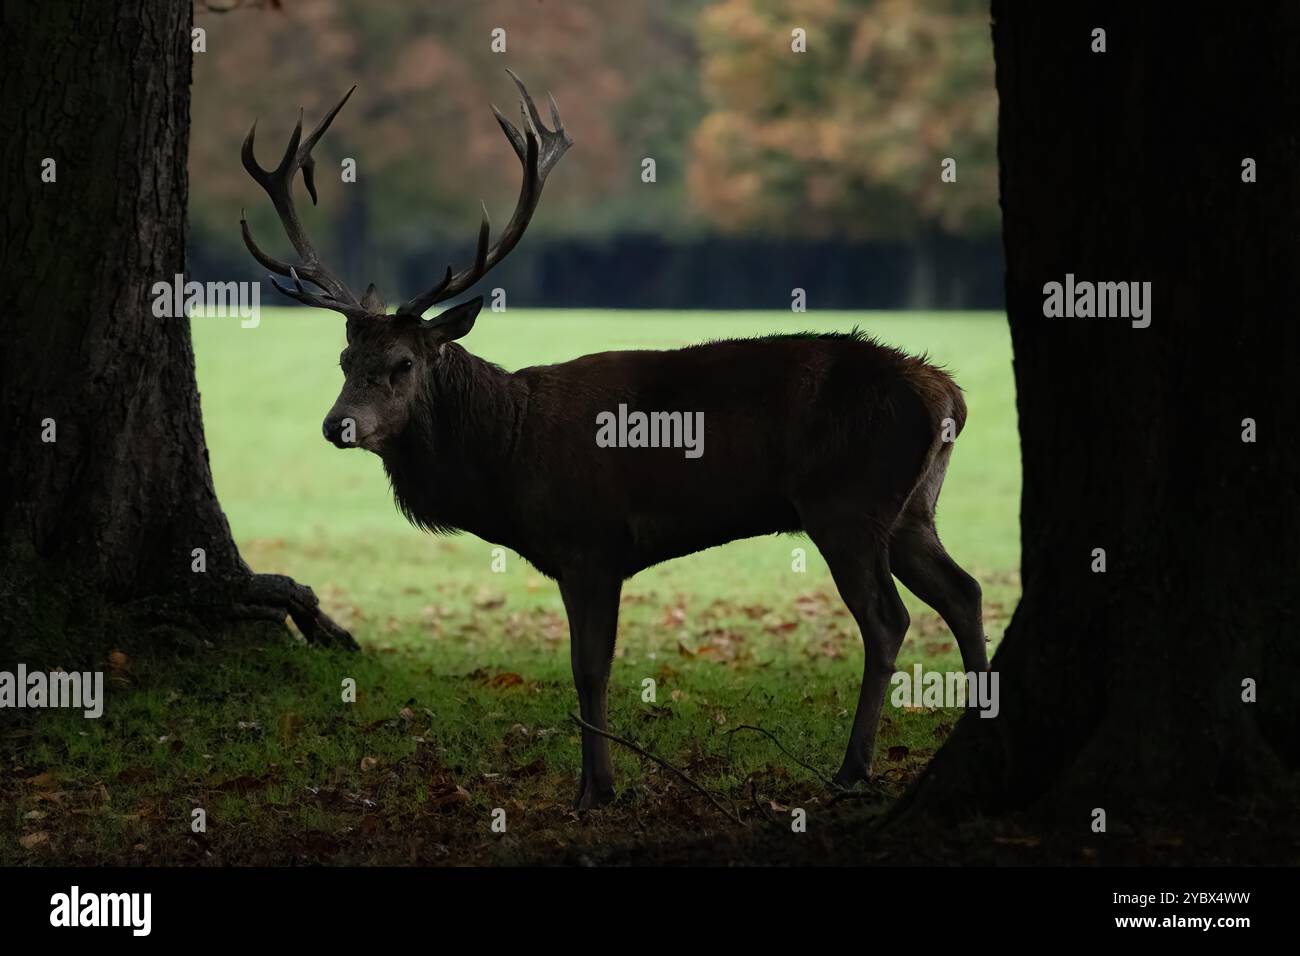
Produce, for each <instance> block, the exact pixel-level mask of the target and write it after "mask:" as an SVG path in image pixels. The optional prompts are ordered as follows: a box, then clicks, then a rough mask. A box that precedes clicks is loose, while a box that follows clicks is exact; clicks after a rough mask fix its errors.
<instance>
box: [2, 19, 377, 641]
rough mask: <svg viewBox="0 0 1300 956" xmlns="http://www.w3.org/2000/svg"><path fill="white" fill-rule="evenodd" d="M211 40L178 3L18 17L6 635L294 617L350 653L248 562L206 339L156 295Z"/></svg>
mask: <svg viewBox="0 0 1300 956" xmlns="http://www.w3.org/2000/svg"><path fill="white" fill-rule="evenodd" d="M191 19H192V8H191V5H190V3H188V2H177V0H121V2H115V3H101V2H95V0H84V2H61V3H30V4H18V5H12V4H6V5H5V7H4V23H3V27H0V60H3V62H4V63H5V69H4V79H3V96H2V97H0V114H2V115H3V118H4V123H3V125H4V128H5V129H6V130H8V131H9V134H8V135H5V136H3V137H0V156H3V158H4V165H3V169H4V170H5V176H6V188H5V198H4V201H3V210H4V228H3V232H2V233H0V269H2V272H3V276H4V290H5V301H6V308H5V311H4V332H3V338H4V348H3V350H2V351H0V355H2V356H3V357H2V358H0V409H2V410H3V412H2V415H3V418H2V419H0V434H3V444H4V449H5V454H4V455H3V457H0V534H2V536H3V537H2V539H0V540H2V542H3V543H2V545H0V606H3V608H4V612H3V613H4V616H5V618H6V621H5V627H4V628H3V630H4V635H5V637H8V638H14V637H22V636H23V634H22V633H20V632H21V631H23V630H25V629H30V628H34V627H42V628H46V629H50V630H52V631H56V632H57V631H63V630H65V629H68V628H76V627H78V626H79V625H83V624H88V623H89V622H90V621H91V620H92V619H93V617H94V616H95V614H97V613H98V612H99V611H100V610H102V609H104V608H105V607H107V606H125V607H126V608H128V609H129V610H130V611H132V612H134V613H137V614H139V615H141V616H142V617H144V618H146V619H159V618H161V619H165V620H177V621H182V622H185V623H186V624H192V623H201V624H205V625H210V626H217V627H221V626H224V625H226V624H229V623H230V622H233V621H237V620H240V619H247V618H254V619H269V620H278V621H280V622H283V621H284V619H285V616H286V613H287V614H288V615H289V616H291V617H292V618H293V620H294V622H295V623H296V624H297V625H298V626H299V628H300V629H301V630H302V632H303V633H304V635H305V636H306V637H307V638H308V639H309V640H312V641H314V642H320V643H329V644H342V645H352V639H351V638H350V637H349V636H348V634H347V632H346V631H344V630H342V629H341V628H339V627H338V626H337V625H336V624H334V623H333V622H332V621H331V620H330V619H329V618H328V617H327V616H325V615H324V614H323V613H322V612H321V611H320V609H319V607H318V605H317V601H316V598H315V595H313V594H312V592H311V590H310V589H309V588H306V587H303V586H301V585H298V584H296V583H294V582H293V581H291V580H290V579H288V578H284V577H280V576H276V575H254V574H253V573H252V572H251V571H250V570H249V568H248V567H247V565H245V564H244V562H243V560H242V559H241V558H240V555H239V551H238V549H237V548H236V546H235V543H234V541H233V539H232V537H231V533H230V527H229V525H228V523H227V521H226V518H225V515H224V514H223V512H222V510H221V506H220V505H219V504H218V502H217V498H216V495H215V493H214V491H213V485H212V474H211V471H210V470H209V467H208V452H207V446H206V443H205V441H204V434H203V422H202V418H201V414H200V410H199V395H198V390H197V388H196V386H195V379H194V355H193V351H192V349H191V344H190V328H189V320H188V319H186V318H157V317H155V316H154V314H153V309H152V303H153V294H152V291H151V290H152V287H153V285H154V283H156V282H158V281H160V280H161V281H167V282H170V281H172V277H173V276H175V275H176V274H178V273H184V271H185V262H184V254H185V252H184V250H185V230H186V213H185V207H186V198H187V189H188V179H187V174H186V160H187V152H188V146H189V126H190V112H189V103H190V89H189V87H190V67H191V51H190V29H191ZM46 158H49V159H52V160H53V161H54V163H55V165H54V167H53V170H54V175H55V181H53V182H43V181H42V178H41V177H42V171H43V166H42V162H43V160H45V159H46ZM231 161H232V162H234V161H235V156H234V154H232V156H231ZM46 420H50V421H52V422H53V427H54V429H55V432H54V435H55V438H56V440H55V441H53V442H46V441H43V440H42V438H43V433H45V426H44V425H43V423H44V422H46ZM196 548H202V549H203V550H204V552H205V555H206V559H205V560H206V571H205V572H204V573H195V572H194V571H193V570H192V562H193V558H192V552H193V551H194V549H196Z"/></svg>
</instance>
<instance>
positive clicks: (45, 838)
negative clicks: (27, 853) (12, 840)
mask: <svg viewBox="0 0 1300 956" xmlns="http://www.w3.org/2000/svg"><path fill="white" fill-rule="evenodd" d="M18 842H19V844H20V845H21V846H22V848H23V849H24V850H30V849H31V848H32V847H36V846H40V845H41V844H43V843H49V842H50V835H49V834H48V833H46V832H45V831H44V830H37V831H36V832H35V833H28V834H25V835H23V836H20V837H19V838H18Z"/></svg>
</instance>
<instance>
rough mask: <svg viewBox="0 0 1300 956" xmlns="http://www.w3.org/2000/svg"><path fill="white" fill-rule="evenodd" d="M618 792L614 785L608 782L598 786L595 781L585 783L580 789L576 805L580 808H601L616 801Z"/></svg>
mask: <svg viewBox="0 0 1300 956" xmlns="http://www.w3.org/2000/svg"><path fill="white" fill-rule="evenodd" d="M616 796H618V792H617V791H616V790H615V789H614V785H613V784H610V783H607V784H605V785H604V786H598V785H596V784H593V783H584V784H583V785H582V787H581V788H580V789H579V790H578V799H577V800H575V801H574V807H575V808H576V809H578V810H599V809H600V808H601V807H604V806H608V805H609V804H611V803H613V802H614V798H615V797H616Z"/></svg>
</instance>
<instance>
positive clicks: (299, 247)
mask: <svg viewBox="0 0 1300 956" xmlns="http://www.w3.org/2000/svg"><path fill="white" fill-rule="evenodd" d="M355 89H356V87H355V86H354V87H352V89H351V90H348V91H347V93H345V94H344V96H343V99H341V100H339V103H338V105H337V106H335V107H334V108H333V109H332V110H330V111H329V112H328V113H326V114H325V118H324V119H323V120H321V121H320V125H319V126H317V127H316V129H315V130H313V131H312V133H311V135H310V136H308V137H307V139H306V140H305V141H302V143H301V145H299V141H300V140H302V112H301V111H299V114H298V125H297V126H295V127H294V128H293V135H292V136H290V137H289V145H288V147H287V148H286V149H285V151H284V157H283V158H282V159H281V160H280V165H279V166H277V167H276V168H275V169H269V170H268V169H263V168H262V167H261V166H260V165H259V164H258V162H257V160H256V159H254V158H253V137H254V135H255V134H256V133H257V122H256V121H254V122H253V127H252V129H250V130H249V131H248V136H247V137H246V138H245V139H244V147H243V149H242V150H241V153H240V155H241V157H242V159H243V161H244V168H245V169H246V170H248V174H249V175H250V176H252V177H253V178H254V179H255V180H257V182H258V185H260V186H261V187H262V188H263V189H265V190H266V194H267V195H268V196H270V197H271V202H272V204H273V205H274V206H275V211H276V213H277V214H278V215H279V217H280V222H281V223H282V224H283V225H284V231H285V234H286V235H287V236H288V237H289V242H290V243H292V244H293V248H294V250H295V251H296V252H297V253H298V258H300V259H301V260H302V263H301V264H300V265H296V266H294V265H290V264H289V263H287V262H281V261H280V260H279V259H276V258H275V257H273V256H269V255H267V254H266V253H265V252H263V251H262V250H261V249H259V248H258V246H257V243H255V242H254V241H253V235H252V233H251V232H249V230H248V221H247V219H246V218H245V217H244V215H243V211H242V210H241V211H240V216H239V225H240V228H241V229H242V231H243V233H244V245H246V246H248V251H249V252H251V253H252V254H253V258H255V259H256V260H257V261H258V262H260V263H261V264H262V265H264V266H266V268H268V269H270V270H271V271H272V272H274V273H276V274H277V275H282V276H288V277H289V278H291V279H292V280H293V288H292V289H290V288H288V287H286V286H282V285H280V283H279V282H276V281H275V279H274V277H272V279H271V282H272V284H273V285H274V286H275V287H276V288H277V289H279V290H280V291H281V292H283V293H284V294H285V295H287V296H289V297H290V298H292V299H297V300H298V301H299V302H303V303H306V304H307V305H314V306H318V307H320V308H322V309H333V310H334V311H335V312H342V313H343V314H344V315H346V316H348V317H349V318H359V317H362V316H365V315H368V314H369V310H368V309H366V308H365V307H364V306H363V305H362V304H361V303H360V302H359V301H357V297H356V296H355V295H353V294H352V291H351V290H350V289H349V288H348V287H347V285H346V284H345V283H344V282H343V281H342V280H341V279H339V278H338V277H336V276H335V275H333V274H332V273H331V272H330V271H329V270H328V269H326V268H325V266H324V265H322V264H321V261H320V256H318V255H317V254H316V248H315V247H314V246H313V245H312V244H311V240H310V239H308V238H307V233H306V231H304V229H303V228H302V223H301V222H300V221H299V219H298V211H297V210H296V209H295V208H294V205H293V179H294V176H295V175H296V174H297V172H298V170H299V169H301V170H302V181H303V183H304V184H305V185H306V186H307V192H308V193H309V194H310V195H311V201H312V205H315V204H316V182H315V178H314V171H315V167H316V161H315V160H314V159H312V155H311V151H312V147H313V146H315V145H316V143H317V141H319V140H320V138H321V137H322V136H323V135H325V131H326V130H327V129H329V125H330V123H332V122H333V121H334V117H335V116H336V115H337V114H338V111H339V110H341V109H342V108H343V104H344V103H346V102H347V101H348V97H349V96H351V95H352V92H353V90H355ZM300 276H301V278H302V279H306V280H307V281H308V282H310V283H312V284H313V285H315V286H317V287H318V288H319V289H321V290H322V291H323V292H324V293H325V294H324V295H318V294H316V293H314V292H309V291H308V290H307V289H305V288H303V284H302V281H301V279H300V278H299V277H300Z"/></svg>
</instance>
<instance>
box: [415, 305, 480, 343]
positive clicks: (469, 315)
mask: <svg viewBox="0 0 1300 956" xmlns="http://www.w3.org/2000/svg"><path fill="white" fill-rule="evenodd" d="M481 308H483V297H482V296H481V295H480V296H477V297H475V298H473V299H470V300H469V301H468V302H462V303H461V304H460V305H453V306H452V307H451V308H450V309H448V310H447V311H446V312H443V313H442V314H441V315H438V316H435V317H434V318H432V319H429V320H428V321H427V322H423V323H421V324H422V325H423V327H424V329H425V331H427V332H428V333H429V334H430V335H432V336H434V337H435V338H436V339H437V340H438V341H439V342H451V341H454V340H455V339H458V338H461V337H462V336H464V335H468V334H469V330H470V329H472V328H474V320H475V319H477V318H478V313H479V309H481Z"/></svg>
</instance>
